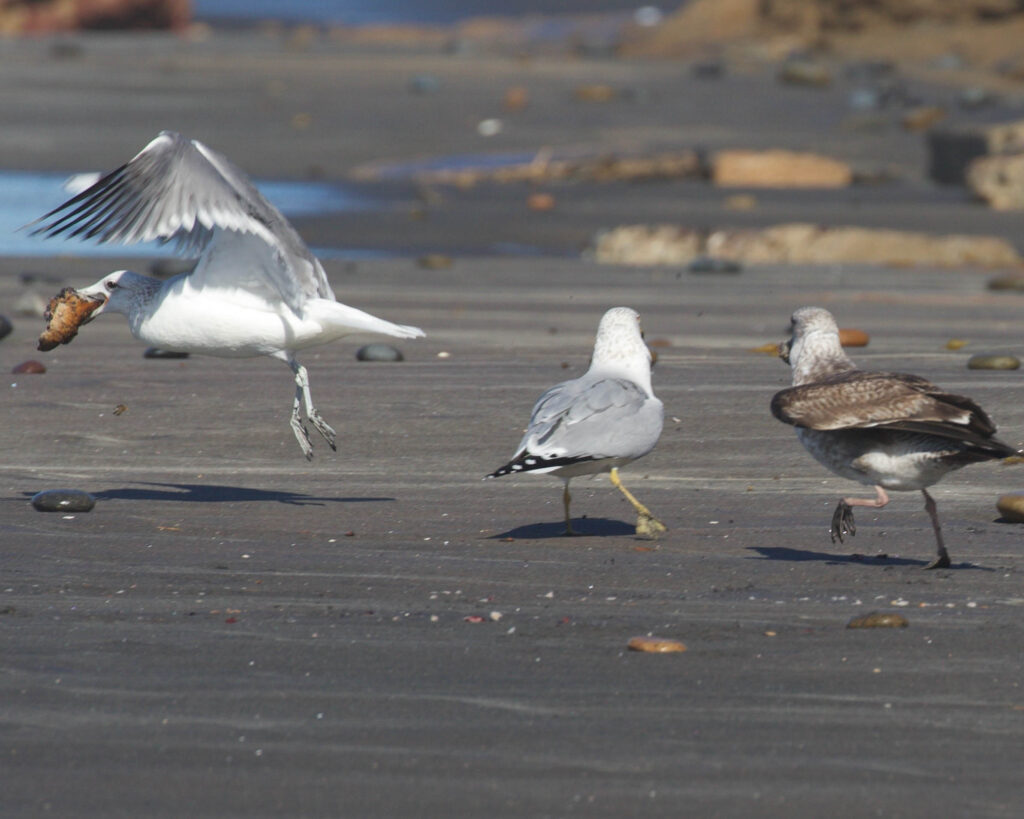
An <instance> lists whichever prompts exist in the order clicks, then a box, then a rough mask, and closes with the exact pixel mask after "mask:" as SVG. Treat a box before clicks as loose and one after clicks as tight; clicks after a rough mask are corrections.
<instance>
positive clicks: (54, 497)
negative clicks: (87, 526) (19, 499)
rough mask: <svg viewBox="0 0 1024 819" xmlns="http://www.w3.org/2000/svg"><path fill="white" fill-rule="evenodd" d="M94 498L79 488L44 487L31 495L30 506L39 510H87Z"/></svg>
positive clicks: (90, 507) (91, 506) (92, 505)
mask: <svg viewBox="0 0 1024 819" xmlns="http://www.w3.org/2000/svg"><path fill="white" fill-rule="evenodd" d="M95 505H96V498H94V497H93V496H92V495H90V494H89V493H88V492H83V491H82V490H81V489H44V490H43V491H42V492H36V494H34V495H33V496H32V506H33V507H35V508H36V509H37V510H38V511H40V512H88V511H89V510H90V509H92V508H93V507H94V506H95Z"/></svg>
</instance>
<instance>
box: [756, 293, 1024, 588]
mask: <svg viewBox="0 0 1024 819" xmlns="http://www.w3.org/2000/svg"><path fill="white" fill-rule="evenodd" d="M792 331H793V335H792V338H791V339H789V340H788V341H784V342H782V344H780V345H779V356H780V357H781V358H782V360H783V361H785V362H787V363H788V364H789V365H790V366H791V367H792V370H793V386H792V387H790V388H788V389H785V390H782V391H781V392H779V393H776V394H775V396H774V397H773V398H772V402H771V410H772V415H774V416H775V417H776V418H778V419H779V420H780V421H783V422H784V423H787V424H792V425H793V426H795V427H796V434H797V437H798V438H799V439H800V442H801V443H802V444H803V445H804V446H805V447H806V448H807V451H808V452H810V453H811V455H813V456H814V458H815V459H816V460H817V461H818V462H819V463H821V464H822V465H824V466H826V467H828V468H829V469H830V470H832V471H833V472H835V473H836V474H837V475H840V476H842V477H844V478H849V479H851V480H854V481H859V482H860V483H864V484H868V485H869V486H874V488H875V497H874V498H870V499H865V498H841V499H840V501H839V504H838V506H837V507H836V510H835V514H833V516H832V529H831V534H832V542H833V543H834V542H835V541H836V539H838V540H839V542H840V543H842V542H843V537H844V536H845V535H854V534H856V531H857V529H856V526H855V525H854V521H853V508H852V507H854V506H866V507H873V508H876V509H880V508H882V507H883V506H885V505H886V504H887V503H888V502H889V495H888V493H887V492H886V490H893V491H912V490H916V489H919V490H921V494H922V495H924V504H925V509H927V511H928V515H929V517H930V518H931V521H932V528H933V529H934V531H935V541H936V547H937V556H936V558H935V560H934V561H933V562H932V563H931V564H930V565H929V566H928V568H930V569H936V568H945V567H948V566H949V565H950V562H949V553H948V552H947V551H946V547H945V544H944V543H943V540H942V529H941V528H940V526H939V517H938V512H937V511H936V507H935V500H934V499H933V498H932V496H931V495H930V494H929V493H928V487H929V486H931V485H932V484H934V483H937V482H938V481H939V480H940V479H941V478H942V477H943V476H944V475H945V474H946V473H947V472H951V471H953V470H954V469H960V468H961V467H964V466H967V465H968V464H973V463H978V462H980V461H989V460H995V459H999V458H1007V457H1010V456H1011V455H1015V454H1017V453H1016V450H1014V449H1013V448H1012V447H1010V446H1007V445H1006V444H1004V443H1003V442H1002V441H1000V440H998V439H997V438H995V437H993V436H994V435H995V432H996V427H995V425H994V424H993V423H992V421H991V420H990V419H989V417H988V415H986V414H985V412H984V411H983V410H982V409H981V407H979V406H978V405H977V404H976V403H975V402H974V401H972V400H971V399H970V398H965V397H964V396H961V395H953V394H951V393H947V392H944V391H943V390H942V389H940V388H939V387H937V386H935V385H934V384H932V383H930V382H929V381H926V380H925V379H924V378H920V377H919V376H916V375H905V374H902V373H885V372H866V371H864V370H859V369H857V368H856V366H855V365H854V363H853V362H852V361H851V360H850V359H849V358H848V357H847V355H846V353H845V352H844V351H843V348H842V345H841V344H840V343H839V331H838V329H837V327H836V322H835V319H834V318H833V317H832V314H831V313H829V312H828V311H827V310H825V309H823V308H820V307H801V308H800V309H799V310H797V311H796V312H795V313H793V319H792Z"/></svg>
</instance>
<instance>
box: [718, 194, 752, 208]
mask: <svg viewBox="0 0 1024 819" xmlns="http://www.w3.org/2000/svg"><path fill="white" fill-rule="evenodd" d="M722 204H723V205H724V206H725V209H726V210H740V211H744V210H753V209H754V208H756V207H757V197H756V196H752V195H751V194H749V193H737V194H734V195H733V196H727V197H725V199H724V200H722Z"/></svg>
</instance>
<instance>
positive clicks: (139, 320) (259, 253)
mask: <svg viewBox="0 0 1024 819" xmlns="http://www.w3.org/2000/svg"><path fill="white" fill-rule="evenodd" d="M32 225H33V231H32V232H33V233H34V234H35V233H38V234H42V235H44V236H66V237H72V236H74V237H79V238H83V239H95V240H97V241H100V242H118V243H121V244H133V243H135V242H145V241H150V240H154V239H156V240H160V241H165V242H166V241H175V242H177V243H178V246H179V248H180V249H182V250H183V251H186V252H188V253H190V254H195V253H200V256H199V261H198V263H197V264H196V267H195V269H194V270H193V271H192V272H191V273H188V274H183V275H180V276H175V277H174V278H171V279H168V280H167V281H160V280H158V279H154V278H150V277H148V276H142V275H139V274H138V273H132V272H130V271H126V270H119V271H116V272H114V273H111V274H110V275H108V276H105V277H104V278H103V279H101V280H100V281H98V282H96V284H94V285H92V286H90V287H87V288H85V289H84V290H81V291H79V293H80V295H83V296H86V297H91V298H93V299H96V300H103V301H104V304H103V306H102V307H101V308H100V309H99V310H97V311H96V312H95V313H93V317H95V316H97V315H99V313H101V312H103V311H104V310H110V311H112V312H118V313H123V314H124V315H126V316H127V317H128V324H129V327H130V328H131V331H132V335H134V336H135V337H136V338H138V339H140V340H142V341H144V342H146V343H148V344H152V345H154V346H157V347H161V348H163V349H167V350H176V351H182V352H193V353H202V354H205V355H214V356H223V357H229V358H232V357H247V356H259V355H268V356H273V357H274V358H278V359H280V360H282V361H284V362H286V363H287V364H288V365H289V366H290V367H291V369H292V371H293V373H294V374H295V385H296V386H295V401H294V404H293V407H292V416H291V426H292V429H293V431H294V432H295V437H296V438H297V439H298V442H299V445H300V446H301V447H302V451H303V453H304V454H305V455H306V457H307V458H310V457H312V454H313V449H312V445H311V444H310V441H309V434H308V433H307V432H306V429H305V427H304V425H303V424H302V420H301V417H300V414H299V413H300V407H301V404H302V402H303V401H304V402H305V407H306V416H307V417H308V419H309V421H310V423H311V424H312V425H313V426H314V428H316V430H317V431H318V432H320V434H321V435H323V437H324V438H325V439H326V440H327V443H328V444H330V446H331V449H334V448H335V443H334V442H335V432H334V430H333V429H331V427H330V426H328V425H327V423H326V422H324V421H323V419H322V418H321V417H320V414H319V412H317V410H316V408H315V407H314V406H313V401H312V398H311V396H310V392H309V377H308V375H307V373H306V369H305V367H303V366H301V365H300V364H299V363H298V361H297V360H296V359H295V352H296V351H297V350H302V349H305V348H306V347H312V346H315V345H318V344H326V343H327V342H330V341H334V340H336V339H339V338H342V337H343V336H347V335H351V334H353V333H362V332H371V333H383V334H385V335H391V336H397V337H399V338H417V337H419V336H422V335H423V331H422V330H420V329H419V328H418V327H406V326H403V325H398V324H392V323H391V322H389V321H385V320H383V319H379V318H377V317H376V316H371V315H370V314H369V313H364V312H363V311H361V310H357V309H356V308H354V307H349V306H347V305H345V304H342V303H341V302H338V301H337V300H336V299H335V297H334V293H333V291H332V290H331V286H330V284H328V282H327V277H326V276H325V275H324V271H323V268H322V267H321V266H320V262H319V261H318V260H317V259H316V257H315V256H314V255H313V254H312V253H311V252H310V251H309V248H308V247H306V245H305V243H304V242H303V241H302V239H301V238H300V237H299V234H298V233H296V232H295V229H294V228H293V227H292V226H291V225H290V224H289V223H288V221H287V220H286V219H285V218H284V216H282V215H281V213H280V212H279V211H278V210H277V208H275V207H274V206H273V205H271V204H270V202H268V201H267V200H266V199H265V198H264V197H263V195H262V194H261V193H260V192H259V191H258V190H257V189H256V188H255V187H254V186H253V184H252V183H251V182H250V181H249V179H248V178H247V177H246V176H245V174H244V173H242V172H241V171H240V170H239V169H238V168H236V167H235V166H234V165H233V164H231V163H230V162H229V161H228V160H227V159H225V158H224V157H223V156H221V155H220V154H218V153H217V152H215V151H212V150H210V149H209V148H207V147H206V146H205V145H203V144H202V143H200V142H197V141H195V140H189V139H186V138H185V137H183V136H181V135H180V134H175V133H172V132H170V131H164V132H162V133H161V134H160V135H159V136H158V137H157V138H156V139H154V140H153V141H152V142H150V143H149V145H147V146H146V147H145V148H143V149H142V151H140V152H139V153H138V154H137V155H136V156H135V157H134V158H133V159H132V160H131V161H130V162H128V163H127V164H126V165H122V166H121V167H120V168H118V169H117V170H115V171H112V172H111V173H109V174H107V175H105V176H103V177H102V178H100V179H99V181H97V182H96V183H95V184H93V185H92V186H90V187H89V188H87V189H86V190H84V191H82V192H81V193H79V194H78V195H77V196H74V197H72V198H71V199H69V200H68V201H67V202H65V203H64V204H62V205H60V206H59V207H58V208H55V209H54V210H52V211H51V212H50V213H48V214H46V215H45V216H43V217H41V218H40V219H37V220H36V221H35V222H33V223H32Z"/></svg>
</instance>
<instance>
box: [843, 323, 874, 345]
mask: <svg viewBox="0 0 1024 819" xmlns="http://www.w3.org/2000/svg"><path fill="white" fill-rule="evenodd" d="M869 341H871V336H869V335H868V334H867V333H865V332H864V331H863V330H857V329H855V328H853V327H840V328H839V343H840V344H842V345H843V346H844V347H867V346H868V342H869Z"/></svg>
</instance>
